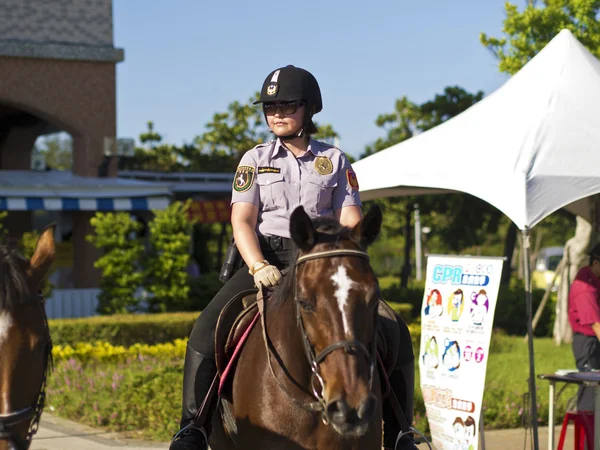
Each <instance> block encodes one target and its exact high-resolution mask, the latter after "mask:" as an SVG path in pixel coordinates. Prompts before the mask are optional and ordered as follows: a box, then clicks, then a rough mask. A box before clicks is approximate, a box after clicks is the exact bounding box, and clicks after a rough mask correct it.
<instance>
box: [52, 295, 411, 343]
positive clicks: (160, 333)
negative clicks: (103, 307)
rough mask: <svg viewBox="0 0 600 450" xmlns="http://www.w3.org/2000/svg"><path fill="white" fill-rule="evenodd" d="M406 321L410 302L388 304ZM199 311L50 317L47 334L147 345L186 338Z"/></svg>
mask: <svg viewBox="0 0 600 450" xmlns="http://www.w3.org/2000/svg"><path fill="white" fill-rule="evenodd" d="M390 305H391V306H392V308H393V309H394V310H395V311H396V312H397V313H398V314H400V315H401V316H402V317H404V318H405V320H409V318H410V316H411V309H412V306H411V305H405V304H398V303H396V304H394V303H392V304H390ZM199 314H200V313H199V312H197V311H196V312H183V313H160V314H123V315H113V316H94V317H86V318H81V319H51V320H49V325H50V334H51V336H52V341H53V342H54V344H55V345H70V346H71V347H74V346H75V345H76V344H78V343H86V342H87V343H95V342H97V341H102V342H106V343H109V344H111V345H123V346H126V347H129V346H131V345H133V344H137V343H143V344H148V345H154V344H162V343H165V342H172V341H174V340H175V339H186V338H187V337H188V336H189V335H190V332H191V331H192V328H193V327H194V323H195V322H196V319H197V317H198V315H199Z"/></svg>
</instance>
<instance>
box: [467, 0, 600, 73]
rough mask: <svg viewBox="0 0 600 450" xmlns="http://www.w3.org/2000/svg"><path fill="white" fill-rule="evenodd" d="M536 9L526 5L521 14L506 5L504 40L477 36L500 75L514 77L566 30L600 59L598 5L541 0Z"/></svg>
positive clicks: (575, 0)
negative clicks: (501, 73)
mask: <svg viewBox="0 0 600 450" xmlns="http://www.w3.org/2000/svg"><path fill="white" fill-rule="evenodd" d="M542 3H543V4H544V7H542V8H538V7H536V6H535V4H534V2H528V4H527V6H526V7H525V8H524V9H523V12H519V10H518V8H517V5H514V4H512V3H509V2H507V3H506V4H505V9H506V18H505V19H504V22H503V23H504V27H503V30H502V31H503V32H504V37H502V38H495V37H489V36H488V35H487V34H485V33H480V35H479V40H480V41H481V43H482V44H483V45H484V46H486V47H487V48H488V49H489V50H490V51H491V52H492V53H493V54H494V55H495V56H496V57H497V58H498V67H499V69H500V71H501V72H506V73H508V74H511V75H512V74H515V73H517V72H518V71H519V70H521V68H522V67H523V66H524V65H525V64H526V63H527V62H528V61H529V60H530V59H531V58H533V57H534V56H535V55H536V54H537V53H538V52H539V51H540V50H541V49H542V48H544V46H545V45H546V44H547V43H548V42H550V41H551V40H552V38H554V36H556V35H557V34H558V33H559V32H560V30H562V29H563V28H566V29H568V30H570V31H571V32H572V33H573V35H574V36H575V37H576V38H577V39H578V40H579V41H580V42H581V43H582V44H583V45H584V46H586V47H587V48H588V50H590V52H592V53H593V54H594V55H595V56H596V57H600V21H598V13H599V12H600V1H598V0H543V2H542Z"/></svg>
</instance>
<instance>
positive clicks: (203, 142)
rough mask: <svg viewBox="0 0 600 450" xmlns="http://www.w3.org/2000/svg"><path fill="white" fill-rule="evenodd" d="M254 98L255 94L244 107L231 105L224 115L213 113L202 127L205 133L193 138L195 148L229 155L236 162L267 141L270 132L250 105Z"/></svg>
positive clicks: (259, 114) (235, 103) (239, 104)
mask: <svg viewBox="0 0 600 450" xmlns="http://www.w3.org/2000/svg"><path fill="white" fill-rule="evenodd" d="M258 96H259V94H258V92H257V93H255V95H254V97H251V98H250V99H248V102H247V103H244V104H242V103H240V102H238V101H234V102H232V103H230V104H229V105H228V106H227V111H225V112H217V113H215V114H214V115H213V118H212V121H211V122H209V123H208V124H206V129H207V131H205V132H204V133H202V134H201V135H200V136H197V137H196V139H195V143H196V147H197V148H198V149H200V151H202V152H205V153H208V154H210V155H230V156H233V157H235V159H236V160H237V161H239V160H240V159H241V157H242V155H243V154H244V153H245V152H246V151H247V150H250V149H251V148H252V147H254V146H256V145H258V144H261V143H263V142H266V141H268V140H269V139H270V132H269V129H268V127H267V125H266V124H265V118H264V116H263V113H262V110H261V109H260V108H257V107H256V106H255V105H253V104H252V102H254V101H256V99H258Z"/></svg>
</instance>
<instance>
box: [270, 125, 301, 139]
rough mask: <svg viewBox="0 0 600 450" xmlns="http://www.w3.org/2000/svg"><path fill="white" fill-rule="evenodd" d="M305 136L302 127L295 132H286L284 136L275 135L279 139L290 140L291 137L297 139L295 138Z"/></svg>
mask: <svg viewBox="0 0 600 450" xmlns="http://www.w3.org/2000/svg"><path fill="white" fill-rule="evenodd" d="M304 136H306V132H305V131H304V127H301V128H300V131H298V132H297V133H292V134H288V135H286V136H277V137H278V138H279V139H281V140H282V141H290V140H292V139H297V138H302V137H304Z"/></svg>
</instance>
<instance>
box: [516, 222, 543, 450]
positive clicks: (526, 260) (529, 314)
mask: <svg viewBox="0 0 600 450" xmlns="http://www.w3.org/2000/svg"><path fill="white" fill-rule="evenodd" d="M521 236H522V239H523V267H524V269H525V273H524V275H525V305H526V307H527V335H528V337H529V339H528V348H529V397H530V400H531V410H530V414H531V428H532V431H533V450H539V448H540V445H539V441H538V420H537V419H538V418H537V392H536V388H535V363H534V358H533V304H532V303H533V301H532V295H531V273H530V268H529V229H528V228H525V229H524V230H523V231H522V235H521Z"/></svg>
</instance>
